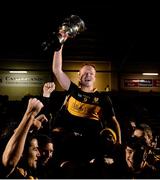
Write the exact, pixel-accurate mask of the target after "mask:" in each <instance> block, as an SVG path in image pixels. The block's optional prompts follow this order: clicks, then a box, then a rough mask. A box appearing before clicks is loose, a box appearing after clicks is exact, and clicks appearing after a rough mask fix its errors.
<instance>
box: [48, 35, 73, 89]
mask: <svg viewBox="0 0 160 180" xmlns="http://www.w3.org/2000/svg"><path fill="white" fill-rule="evenodd" d="M62 35H63V33H62ZM62 49H63V45H62V47H61V49H60V50H59V51H55V52H54V55H53V64H52V70H53V73H54V75H55V76H56V78H57V81H58V82H59V84H60V85H61V87H62V88H63V89H64V90H68V89H69V86H70V84H71V81H70V79H69V77H68V76H67V75H66V74H65V73H64V71H63V70H62Z"/></svg>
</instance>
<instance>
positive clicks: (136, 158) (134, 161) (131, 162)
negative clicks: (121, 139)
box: [125, 146, 144, 170]
mask: <svg viewBox="0 0 160 180" xmlns="http://www.w3.org/2000/svg"><path fill="white" fill-rule="evenodd" d="M143 154H144V151H143V150H141V149H139V150H134V149H132V148H131V147H129V146H127V147H126V149H125V157H126V162H127V165H128V167H129V168H131V169H132V170H139V169H140V168H141V164H142V161H143Z"/></svg>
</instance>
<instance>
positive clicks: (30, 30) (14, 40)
mask: <svg viewBox="0 0 160 180" xmlns="http://www.w3.org/2000/svg"><path fill="white" fill-rule="evenodd" d="M11 2H12V1H11ZM11 2H10V3H8V2H7V1H6V3H5V4H3V5H1V6H0V58H1V60H2V59H8V58H9V59H10V58H13V59H14V58H21V59H24V60H25V59H35V61H36V60H43V59H46V58H48V56H49V55H48V54H47V53H46V52H43V51H42V49H41V43H42V42H43V41H44V40H46V39H47V37H48V35H49V34H50V33H52V32H53V31H56V30H57V28H58V26H59V25H60V24H61V23H62V21H63V20H64V18H66V17H68V16H69V15H71V14H75V15H78V16H80V18H81V19H83V20H84V22H85V24H86V27H87V30H86V31H84V32H82V33H81V34H79V35H77V36H76V38H74V39H69V40H68V41H67V42H66V43H65V48H64V57H65V58H66V59H68V60H70V59H74V60H75V59H78V60H81V59H87V60H90V59H91V60H96V59H104V60H111V61H113V62H119V63H126V62H133V61H144V62H145V61H151V62H154V61H156V62H158V61H159V58H160V55H159V50H160V35H159V34H160V25H159V23H160V21H159V19H160V11H159V6H158V3H157V4H154V3H152V4H151V3H141V4H140V3H136V2H135V3H122V2H119V3H108V2H109V1H108V2H107V1H106V2H105V3H106V5H103V4H101V5H100V4H99V5H98V4H90V5H89V6H86V5H84V4H83V3H82V4H80V3H78V2H79V1H76V2H74V3H75V4H74V5H75V6H76V7H72V6H70V4H69V3H68V5H66V4H63V3H62V2H60V3H59V4H54V2H55V1H52V2H49V3H48V2H47V1H44V2H43V1H42V2H41V3H40V2H38V3H33V2H32V3H31V2H29V1H26V2H25V1H22V2H21V3H15V1H13V2H12V3H11ZM76 3H77V4H76Z"/></svg>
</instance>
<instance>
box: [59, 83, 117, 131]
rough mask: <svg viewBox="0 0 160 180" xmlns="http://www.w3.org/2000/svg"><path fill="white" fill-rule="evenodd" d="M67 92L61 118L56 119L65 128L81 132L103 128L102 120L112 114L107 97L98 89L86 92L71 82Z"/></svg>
mask: <svg viewBox="0 0 160 180" xmlns="http://www.w3.org/2000/svg"><path fill="white" fill-rule="evenodd" d="M67 94H68V96H67V98H66V102H65V104H64V106H63V108H62V111H61V112H60V116H61V118H60V119H61V120H57V123H58V124H60V125H61V126H64V127H65V128H68V129H71V130H73V131H75V132H78V133H82V134H83V133H85V134H86V133H91V132H93V133H94V132H99V131H100V130H102V129H103V128H104V120H107V119H108V120H109V119H110V118H111V117H112V116H114V110H113V108H112V103H111V101H110V99H109V97H108V96H104V95H102V93H100V92H98V91H95V92H93V93H87V92H84V91H82V90H81V89H80V88H79V87H78V86H77V85H76V84H74V83H73V82H71V85H70V88H69V90H68V91H67ZM57 123H56V124H57Z"/></svg>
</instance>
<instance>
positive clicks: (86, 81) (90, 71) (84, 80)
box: [79, 65, 96, 87]
mask: <svg viewBox="0 0 160 180" xmlns="http://www.w3.org/2000/svg"><path fill="white" fill-rule="evenodd" d="M79 78H80V83H81V85H82V86H85V87H90V86H93V84H94V82H95V78H96V71H95V69H94V67H92V66H89V65H86V66H83V67H82V68H81V69H80V72H79Z"/></svg>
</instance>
